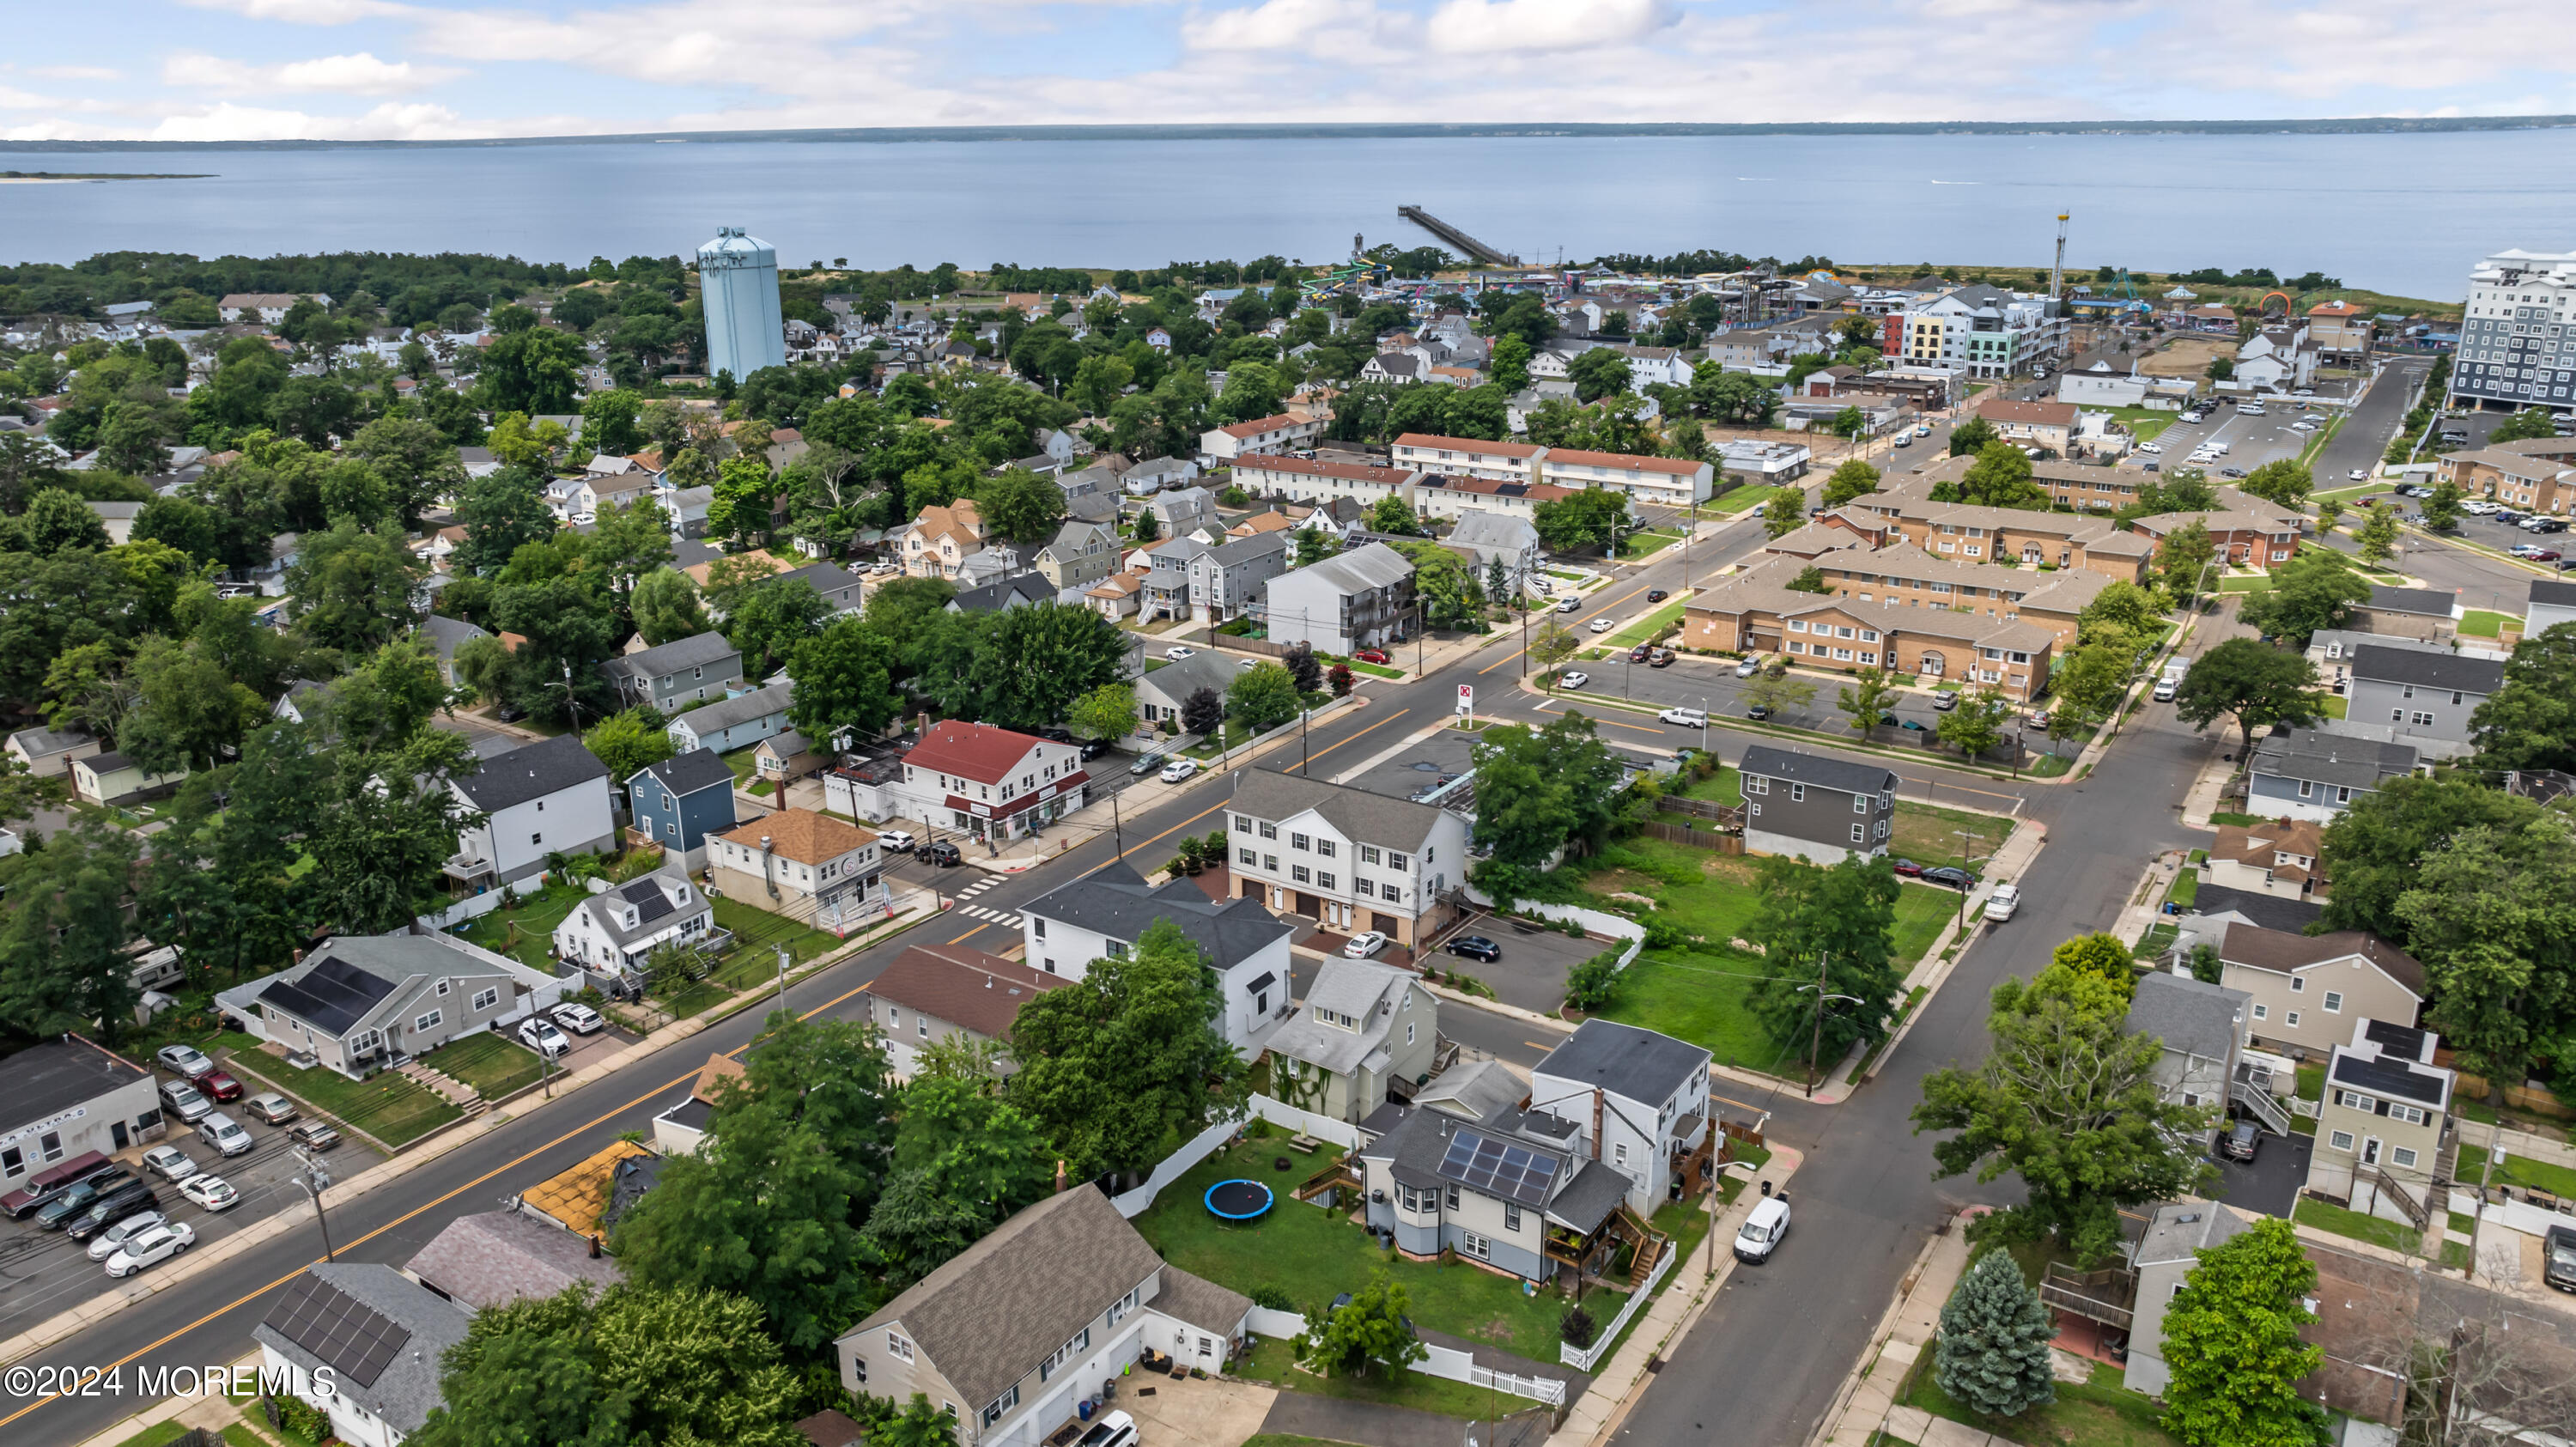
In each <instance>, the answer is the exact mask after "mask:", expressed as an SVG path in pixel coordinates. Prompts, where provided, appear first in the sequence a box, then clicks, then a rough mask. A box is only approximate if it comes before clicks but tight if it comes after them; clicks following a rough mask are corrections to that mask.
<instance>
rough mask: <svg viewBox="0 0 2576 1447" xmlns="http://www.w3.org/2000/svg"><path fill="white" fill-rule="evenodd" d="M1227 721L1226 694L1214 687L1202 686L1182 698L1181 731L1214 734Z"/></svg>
mask: <svg viewBox="0 0 2576 1447" xmlns="http://www.w3.org/2000/svg"><path fill="white" fill-rule="evenodd" d="M1224 723H1225V696H1224V695H1223V694H1220V693H1218V692H1217V691H1216V690H1215V689H1213V688H1207V687H1201V688H1197V689H1194V690H1192V691H1191V693H1190V696H1189V697H1187V698H1185V699H1182V700H1181V731H1182V732H1183V733H1192V734H1202V735H1205V734H1214V733H1215V732H1216V731H1217V729H1218V728H1219V727H1221V726H1223V724H1224Z"/></svg>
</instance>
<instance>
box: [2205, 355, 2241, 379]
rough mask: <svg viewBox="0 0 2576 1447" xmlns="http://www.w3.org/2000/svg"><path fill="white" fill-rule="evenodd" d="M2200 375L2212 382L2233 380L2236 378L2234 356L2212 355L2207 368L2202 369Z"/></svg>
mask: <svg viewBox="0 0 2576 1447" xmlns="http://www.w3.org/2000/svg"><path fill="white" fill-rule="evenodd" d="M2201 375H2202V376H2204V377H2207V378H2208V379H2209V380H2211V381H2213V382H2233V381H2235V380H2236V359H2235V358H2234V357H2212V358H2210V360H2209V366H2208V368H2207V369H2206V370H2204V371H2203V372H2202V373H2201Z"/></svg>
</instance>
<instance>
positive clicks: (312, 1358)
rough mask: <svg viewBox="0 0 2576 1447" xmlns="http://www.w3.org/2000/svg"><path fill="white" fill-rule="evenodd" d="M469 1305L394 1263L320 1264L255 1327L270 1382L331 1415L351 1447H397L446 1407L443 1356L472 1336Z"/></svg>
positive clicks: (263, 1373)
mask: <svg viewBox="0 0 2576 1447" xmlns="http://www.w3.org/2000/svg"><path fill="white" fill-rule="evenodd" d="M473 1319H474V1318H473V1317H472V1316H471V1315H469V1314H468V1313H467V1312H466V1310H465V1308H463V1307H461V1306H458V1305H456V1304H455V1303H454V1302H451V1301H448V1300H446V1299H444V1298H442V1297H440V1296H439V1295H438V1294H437V1293H436V1292H434V1291H431V1290H430V1289H429V1288H428V1287H426V1286H423V1285H421V1284H420V1283H419V1282H417V1281H414V1280H412V1279H411V1278H410V1277H407V1276H405V1275H403V1274H402V1273H401V1272H399V1271H396V1270H395V1269H393V1268H392V1267H390V1266H362V1265H355V1264H352V1263H349V1262H345V1261H342V1262H330V1261H324V1262H316V1263H315V1264H313V1265H311V1266H308V1267H306V1268H304V1274H302V1275H300V1276H298V1277H296V1278H295V1279H294V1280H293V1281H291V1282H289V1283H288V1284H287V1287H286V1293H285V1295H284V1296H282V1297H280V1298H279V1299H278V1302H277V1305H275V1306H274V1307H271V1308H270V1309H269V1313H268V1315H267V1317H266V1318H264V1319H263V1320H262V1321H261V1322H260V1324H259V1325H258V1326H256V1327H253V1328H252V1329H251V1339H252V1340H254V1341H256V1342H258V1343H259V1357H260V1380H261V1381H262V1382H263V1383H267V1382H271V1381H281V1382H292V1383H293V1386H292V1388H291V1389H290V1390H292V1391H293V1393H294V1395H295V1396H296V1397H297V1398H298V1399H299V1400H301V1401H302V1402H304V1404H305V1405H307V1406H310V1407H314V1408H317V1409H319V1410H320V1411H322V1412H323V1413H325V1414H326V1415H328V1416H329V1417H330V1419H331V1435H332V1436H334V1437H337V1438H339V1439H340V1440H341V1441H343V1442H346V1443H349V1444H350V1447H397V1444H399V1443H400V1442H401V1441H402V1440H403V1439H404V1438H406V1437H408V1436H410V1435H411V1434H412V1433H414V1432H417V1431H419V1430H420V1429H421V1427H422V1426H423V1425H424V1424H426V1423H427V1422H428V1421H429V1411H430V1408H432V1407H435V1406H438V1405H439V1403H440V1401H441V1398H440V1396H439V1391H438V1372H439V1357H440V1356H441V1355H442V1354H443V1353H445V1352H446V1350H447V1349H448V1348H449V1347H452V1346H454V1345H456V1344H457V1343H458V1342H461V1341H463V1340H465V1328H466V1327H467V1325H468V1324H470V1323H471V1322H472V1321H473Z"/></svg>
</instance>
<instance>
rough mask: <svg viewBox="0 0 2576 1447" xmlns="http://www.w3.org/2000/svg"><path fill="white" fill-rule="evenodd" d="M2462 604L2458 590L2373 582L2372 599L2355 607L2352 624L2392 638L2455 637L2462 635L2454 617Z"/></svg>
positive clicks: (2371, 587) (2371, 588)
mask: <svg viewBox="0 0 2576 1447" xmlns="http://www.w3.org/2000/svg"><path fill="white" fill-rule="evenodd" d="M2459 606H2460V596H2459V595H2458V594H2457V593H2447V592H2444V591H2442V590H2441V589H2438V588H2392V587H2389V586H2388V585H2386V584H2385V583H2373V584H2371V585H2370V598H2369V601H2367V602H2364V603H2361V604H2359V605H2358V606H2356V607H2355V608H2354V609H2353V610H2352V613H2353V626H2354V627H2356V628H2359V629H2362V630H2363V631H2365V632H2370V633H2378V634H2385V635H2387V636H2388V637H2391V638H2421V639H2427V640H2430V639H2435V638H2452V637H2456V636H2458V634H2459V624H2458V622H2457V621H2456V620H2455V619H2454V618H2453V617H2452V610H2453V609H2456V608H2458V607H2459Z"/></svg>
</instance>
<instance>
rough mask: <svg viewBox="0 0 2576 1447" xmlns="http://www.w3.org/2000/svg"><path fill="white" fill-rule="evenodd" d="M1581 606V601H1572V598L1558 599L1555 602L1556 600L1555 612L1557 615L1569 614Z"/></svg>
mask: <svg viewBox="0 0 2576 1447" xmlns="http://www.w3.org/2000/svg"><path fill="white" fill-rule="evenodd" d="M1581 606H1582V603H1581V601H1580V600H1579V599H1574V598H1559V599H1557V600H1556V611H1558V612H1559V613H1571V612H1573V611H1574V610H1575V609H1576V608H1578V607H1581Z"/></svg>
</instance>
